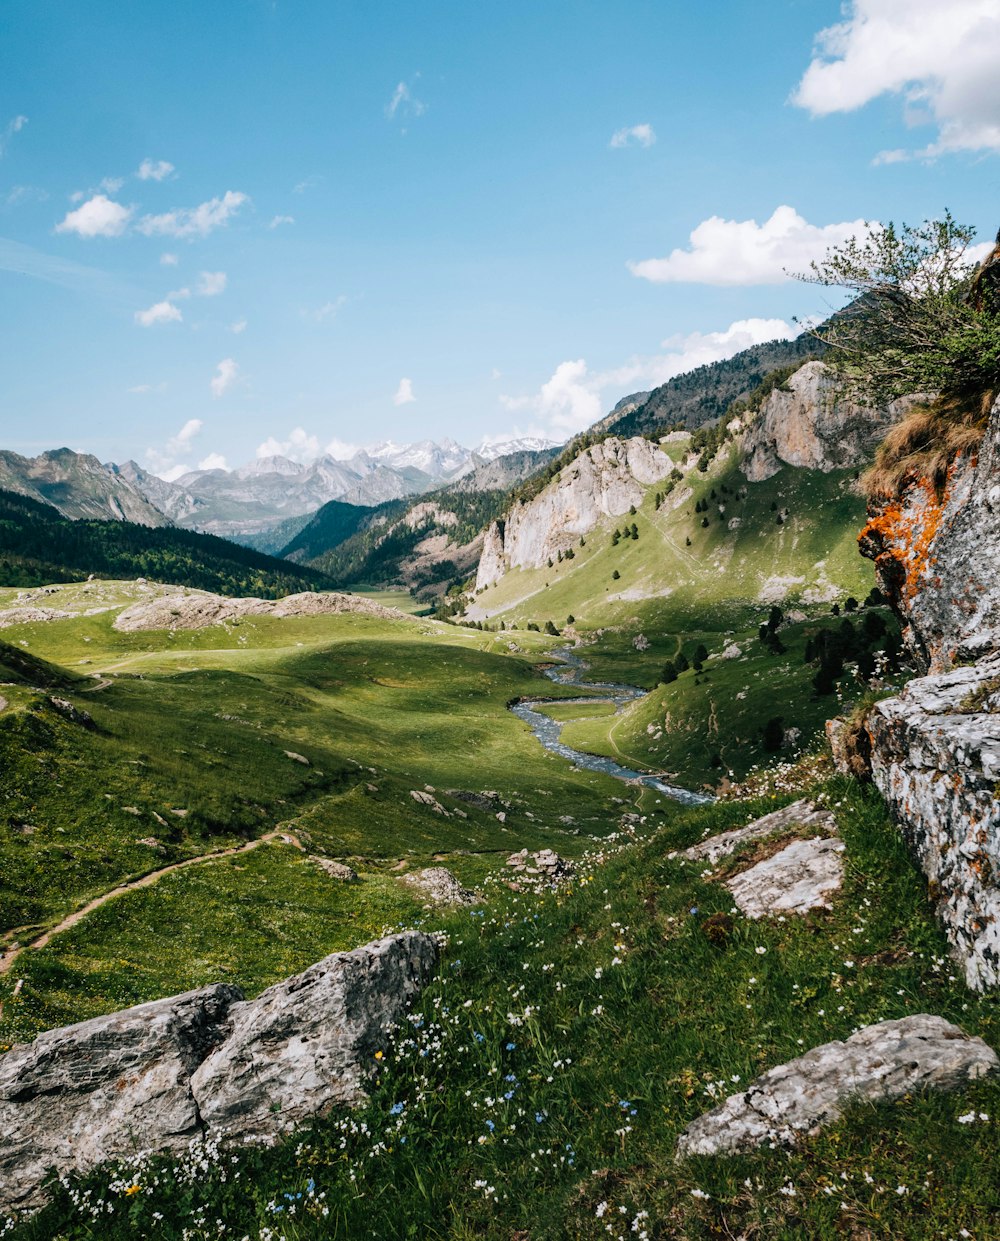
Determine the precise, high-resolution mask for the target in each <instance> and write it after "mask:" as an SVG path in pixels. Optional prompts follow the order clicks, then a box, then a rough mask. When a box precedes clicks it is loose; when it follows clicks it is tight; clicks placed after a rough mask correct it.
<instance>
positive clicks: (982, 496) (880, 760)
mask: <svg viewBox="0 0 1000 1241" xmlns="http://www.w3.org/2000/svg"><path fill="white" fill-rule="evenodd" d="M861 549H862V552H863V554H865V555H867V556H869V557H870V558H871V559H873V560H874V561H875V565H876V571H877V575H878V579H879V584H880V586H881V587H882V589H883V590H884V591H885V593H886V594H887V596H888V597H889V599H890V601H891V602H892V604H893V606H894V607H895V609H896V610H897V612H898V613H899V615H900V616H901V618H902V619H903V622H904V625H905V630H904V633H905V636H906V639H907V642H908V644H909V646H910V648H911V650H912V651H913V654H914V657H915V659H916V660H917V663H918V666H920V667H921V668H923V669H924V671H925V672H926V673H928V675H925V676H923V677H920V678H919V679H917V680H914V681H911V682H910V683H909V684H908V685H907V686H906V687H905V689H904V690H903V691H902V692H901V693H900V694H899V695H898V696H897V697H895V698H891V699H888V700H885V701H883V702H880V703H878V704H877V705H876V706H875V707H874V708H873V709H872V711H871V713H870V714H869V716H868V720H867V727H868V732H869V735H870V738H871V743H872V775H873V778H874V780H875V783H876V784H877V786H878V787H879V789H880V790H881V791H882V793H883V795H884V796H885V798H886V800H887V801H888V803H889V806H890V808H891V809H892V811H893V813H894V815H895V816H896V818H897V820H898V821H899V823H900V826H901V828H902V830H903V832H904V834H905V836H906V838H907V840H908V841H909V843H910V846H911V848H912V849H913V851H914V854H915V856H916V857H917V859H918V861H919V862H920V865H921V867H922V868H923V870H924V873H925V874H926V875H927V877H928V880H929V881H930V886H931V895H932V897H933V898H934V899H935V900H936V902H937V904H938V909H939V912H940V914H941V917H942V918H943V920H944V923H945V926H946V928H947V932H948V936H949V939H950V940H951V942H952V945H953V946H954V949H955V952H956V955H957V956H958V958H959V959H960V961H961V962H962V964H963V966H964V969H965V973H966V978H967V980H968V982H969V984H970V986H974V987H978V988H984V987H993V986H997V985H998V984H1000V801H998V799H997V794H998V789H1000V783H998V782H1000V571H998V565H1000V402H998V403H997V405H995V406H994V408H993V412H992V415H991V418H990V423H989V427H988V429H987V432H986V436H985V438H984V440H983V443H982V445H981V447H980V450H979V452H978V455H975V456H962V457H959V458H958V459H957V461H956V462H955V463H954V464H953V466H952V468H951V470H950V472H949V477H948V482H947V486H946V488H945V491H944V494H943V495H940V496H939V495H937V494H936V493H935V491H934V489H933V487H932V486H931V484H930V483H929V482H927V481H926V480H916V481H914V482H913V483H912V484H911V485H910V486H909V487H908V488H907V490H906V491H905V492H904V494H903V495H902V496H901V497H900V498H899V499H896V500H893V501H891V502H887V503H884V504H881V505H879V506H877V507H876V508H875V509H873V511H872V512H871V515H870V520H869V522H868V525H867V527H866V528H865V531H864V532H863V534H862V536H861Z"/></svg>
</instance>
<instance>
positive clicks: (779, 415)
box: [741, 362, 916, 483]
mask: <svg viewBox="0 0 1000 1241" xmlns="http://www.w3.org/2000/svg"><path fill="white" fill-rule="evenodd" d="M915 400H916V398H914V397H904V398H902V399H900V400H898V401H893V403H892V404H891V405H889V406H887V407H885V408H883V409H877V408H874V407H870V406H865V405H859V404H857V402H856V401H853V400H850V399H848V398H847V397H846V396H844V395H843V393H842V390H841V388H840V386H839V385H838V384H837V382H836V380H835V379H834V376H833V374H832V372H831V371H830V369H829V367H827V366H825V365H824V364H823V363H822V362H806V364H805V365H804V366H801V367H799V369H798V370H797V371H796V372H795V373H794V375H792V376H791V378H790V379H788V381H787V382H786V383H785V384H784V385H783V386H781V387H778V388H775V389H774V390H773V391H772V392H771V393H770V394H769V395H768V396H767V397H766V398H765V400H764V403H763V404H762V406H761V408H760V410H759V412H758V414H757V416H756V418H755V419H754V420H753V422H752V423H751V425H750V427H749V428H748V429H747V431H746V432H745V433H744V436H743V465H742V467H741V468H742V470H743V473H744V474H745V475H746V477H747V478H748V480H749V481H750V482H752V483H758V482H762V481H763V480H764V479H766V478H770V477H771V475H772V474H777V472H778V470H780V469H781V467H782V465H796V466H802V467H804V468H805V469H809V470H823V471H830V470H842V469H851V468H853V467H855V466H858V465H867V464H868V462H869V461H871V459H872V456H873V455H874V452H875V449H876V447H877V446H878V444H879V443H880V441H881V440H882V439H883V437H884V436H885V433H886V431H888V429H889V428H890V427H891V426H892V425H893V424H894V423H896V422H898V421H899V420H900V419H901V418H903V417H904V416H905V415H906V413H907V412H908V410H909V409H910V408H911V407H912V405H913V403H914V401H915Z"/></svg>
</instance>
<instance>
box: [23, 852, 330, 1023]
mask: <svg viewBox="0 0 1000 1241" xmlns="http://www.w3.org/2000/svg"><path fill="white" fill-rule="evenodd" d="M271 840H283V841H284V842H285V844H288V845H294V846H295V848H296V849H299V850H301V852H303V853H305V851H306V849H305V845H304V844H303V843H302V841H301V840H299V838H298V837H297V836H294V835H293V834H292V833H291V832H284V831H273V832H267V833H266V835H264V836H260V837H258V839H257V840H251V841H248V842H247V844H245V845H234V846H233V847H232V848H229V849H218V850H216V851H215V852H214V853H202V854H200V855H199V856H198V857H191V858H185V859H184V861H183V862H172V863H171V864H170V865H169V866H163V867H161V868H160V869H159V870H153V871H150V872H149V874H148V875H143V876H141V878H139V879H130V880H128V881H127V882H126V883H120V884H119V885H118V886H117V887H116V888H112V889H111V890H110V891H109V892H105V893H104V894H103V895H102V896H95V897H94V899H93V900H92V901H88V902H87V904H86V905H84V906H82V907H81V908H80V909H77V910H76V911H75V912H74V913H71V914H69V915H67V917H65V918H63V920H62V922H60V923H58V924H57V925H56V926H54V927H51V928H50V929H49V930H48V931H46V932H45V934H44V935H40V936H39V937H38V938H37V939H34V940H32V941H31V943H30V944H18V943H13V944H11V946H10V947H9V948H8V949H7V951H6V952H5V953H4V954H3V955H2V956H0V975H3V974H9V973H10V971H11V969H12V967H13V965H14V962H15V961H16V960H17V959H18V957H19V956H20V955H21V953H22V952H24V951H25V950H26V949H28V948H44V947H45V945H46V944H47V943H48V942H49V940H50V939H51V938H52V936H53V935H59V934H61V932H63V931H68V930H70V928H71V927H74V926H76V924H77V923H78V922H80V921H82V920H83V919H84V918H85V917H86V916H87V914H90V913H93V912H94V910H95V909H100V907H101V906H102V905H104V904H105V903H106V902H108V901H110V900H113V899H114V898H115V897H116V896H124V895H125V893H126V892H134V891H135V890H136V889H137V888H148V887H149V886H150V885H151V884H154V883H156V881H157V880H158V879H162V878H163V876H164V875H169V874H170V873H171V872H172V871H175V870H184V868H185V867H187V866H200V865H201V864H202V863H203V862H216V861H218V860H219V859H220V858H227V857H235V856H236V855H237V854H239V853H249V852H250V850H251V849H257V848H259V847H260V846H261V845H265V844H267V843H268V841H271ZM16 933H17V932H16V931H15V932H14V934H16ZM0 1012H2V1009H0Z"/></svg>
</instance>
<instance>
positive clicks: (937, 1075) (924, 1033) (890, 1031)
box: [677, 1013, 1000, 1158]
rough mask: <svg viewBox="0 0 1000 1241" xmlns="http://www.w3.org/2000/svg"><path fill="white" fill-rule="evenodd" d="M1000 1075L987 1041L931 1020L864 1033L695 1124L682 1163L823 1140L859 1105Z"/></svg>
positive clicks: (827, 1046)
mask: <svg viewBox="0 0 1000 1241" xmlns="http://www.w3.org/2000/svg"><path fill="white" fill-rule="evenodd" d="M998 1068H1000V1060H998V1059H997V1055H996V1052H994V1050H993V1049H992V1048H991V1047H989V1046H987V1044H986V1043H984V1042H983V1040H982V1039H981V1038H975V1037H972V1036H970V1035H968V1034H966V1033H965V1032H964V1031H963V1030H961V1029H960V1028H959V1027H958V1026H955V1025H952V1024H951V1022H949V1021H945V1019H944V1018H943V1017H935V1016H932V1015H930V1014H928V1013H918V1014H915V1015H914V1016H912V1017H904V1018H902V1019H901V1020H899V1021H880V1022H878V1023H877V1024H876V1025H871V1026H865V1027H864V1029H863V1030H859V1031H858V1033H857V1034H853V1035H852V1036H851V1037H850V1038H849V1039H847V1040H846V1041H844V1042H842V1043H841V1042H834V1043H824V1044H823V1045H822V1046H820V1047H814V1048H813V1049H812V1050H811V1051H808V1052H806V1054H805V1055H804V1056H799V1057H798V1058H797V1059H795V1060H790V1061H789V1062H788V1063H787V1064H782V1065H779V1066H778V1067H777V1068H774V1069H770V1070H769V1071H768V1072H767V1073H764V1074H763V1075H762V1076H761V1077H758V1078H757V1079H756V1080H755V1081H753V1082H751V1083H750V1085H749V1086H748V1087H747V1089H746V1090H744V1091H742V1092H741V1093H740V1094H734V1095H730V1096H729V1098H728V1099H726V1101H725V1102H724V1103H722V1104H720V1106H719V1107H717V1108H714V1109H713V1110H712V1111H711V1112H706V1113H705V1114H704V1115H703V1116H699V1117H698V1119H697V1120H694V1121H692V1122H691V1124H690V1125H688V1127H687V1128H686V1129H685V1130H684V1132H683V1133H682V1134H681V1136H680V1137H679V1138H678V1140H677V1156H678V1158H684V1157H686V1156H688V1155H732V1154H735V1153H737V1152H738V1151H746V1150H752V1149H753V1148H754V1147H757V1146H762V1145H764V1144H765V1143H771V1144H777V1143H780V1144H783V1145H788V1144H791V1143H794V1141H795V1140H796V1138H797V1137H798V1136H800V1135H801V1134H814V1133H818V1132H819V1130H820V1129H823V1128H824V1127H825V1126H827V1125H830V1124H833V1122H834V1121H836V1120H839V1119H840V1117H841V1116H842V1114H843V1111H844V1108H845V1107H846V1106H847V1105H848V1104H849V1103H852V1102H856V1101H858V1100H868V1101H871V1102H880V1101H885V1100H892V1099H899V1098H901V1097H902V1096H903V1095H906V1094H912V1093H914V1092H920V1091H924V1090H958V1089H960V1088H961V1087H962V1086H964V1085H965V1084H966V1083H967V1082H971V1081H975V1080H976V1079H977V1078H980V1077H985V1076H986V1074H988V1073H995V1072H996V1071H997V1069H998Z"/></svg>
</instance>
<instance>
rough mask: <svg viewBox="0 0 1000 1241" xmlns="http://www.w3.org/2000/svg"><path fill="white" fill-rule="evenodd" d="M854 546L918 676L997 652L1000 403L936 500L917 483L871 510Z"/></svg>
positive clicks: (926, 485)
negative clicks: (895, 617)
mask: <svg viewBox="0 0 1000 1241" xmlns="http://www.w3.org/2000/svg"><path fill="white" fill-rule="evenodd" d="M860 546H861V552H862V555H865V556H868V557H869V558H870V559H871V560H874V562H875V572H876V576H877V578H878V582H879V586H880V587H881V589H882V590H883V592H884V593H885V594H886V596H887V597H888V599H889V601H890V602H891V603H892V605H893V607H894V608H895V609H896V611H897V612H898V613H899V615H900V617H901V618H902V620H903V623H904V625H905V629H904V637H905V638H906V640H907V643H908V645H909V647H910V649H911V650H912V652H913V653H914V656H915V657H916V659H917V660H918V662H919V663H920V665H921V666H922V667H923V668H924V669H925V670H927V671H930V672H939V671H942V670H944V669H946V668H950V667H952V666H953V665H954V664H956V663H959V662H965V661H969V660H974V659H978V658H979V657H980V656H982V655H986V654H989V653H990V652H991V651H995V650H1000V573H998V572H997V562H998V558H1000V402H998V403H997V404H996V405H995V406H994V407H993V411H992V413H991V415H990V422H989V426H988V428H987V431H986V434H985V436H984V438H983V441H982V444H981V445H980V448H979V451H978V453H977V454H968V453H966V454H963V455H961V456H959V457H958V458H957V460H956V461H955V462H954V463H953V464H952V466H951V468H950V470H949V471H948V478H947V482H946V485H945V487H944V491H943V493H941V494H938V492H937V491H936V490H935V488H934V486H933V484H932V483H931V481H930V480H929V479H923V478H920V479H915V480H914V481H913V482H912V483H911V484H910V486H909V487H907V488H906V490H905V491H904V493H903V495H902V496H900V497H898V498H894V499H892V500H886V501H884V502H881V503H878V504H876V505H874V506H873V508H872V510H871V512H870V514H869V521H868V524H867V526H866V527H865V529H864V531H863V533H862V536H861V540H860Z"/></svg>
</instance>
